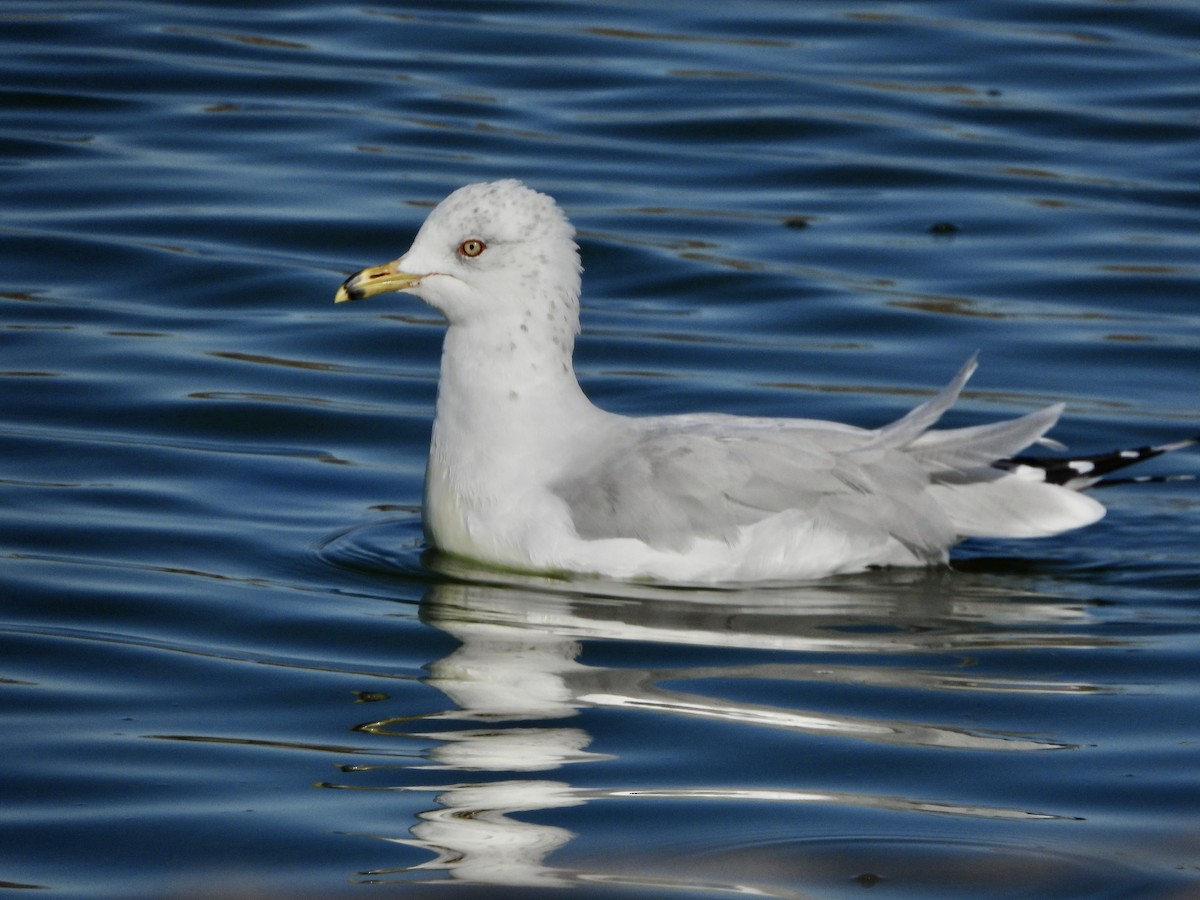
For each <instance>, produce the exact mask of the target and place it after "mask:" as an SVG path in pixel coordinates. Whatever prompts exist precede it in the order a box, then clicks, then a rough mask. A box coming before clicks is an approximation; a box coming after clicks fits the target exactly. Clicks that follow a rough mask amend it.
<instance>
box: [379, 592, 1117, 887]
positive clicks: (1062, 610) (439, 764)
mask: <svg viewBox="0 0 1200 900" xmlns="http://www.w3.org/2000/svg"><path fill="white" fill-rule="evenodd" d="M488 577H489V578H491V579H493V581H496V582H498V583H492V584H482V583H477V582H476V583H458V582H447V583H442V584H439V585H436V586H435V587H433V588H432V589H431V590H430V592H429V594H428V596H427V597H426V598H425V600H424V602H423V604H422V610H421V614H422V620H423V621H424V622H426V623H428V624H429V625H432V626H435V627H437V628H439V629H441V630H443V631H445V632H447V633H448V634H450V635H452V636H453V637H454V638H456V639H457V640H458V641H459V642H460V643H459V646H458V647H457V649H455V650H454V651H453V652H452V653H450V654H449V655H447V656H446V657H444V658H442V659H439V660H436V661H434V662H432V663H430V664H429V666H428V672H429V674H428V677H427V679H426V681H427V683H428V684H429V685H431V686H433V687H436V688H437V689H438V690H439V691H441V692H442V693H443V694H445V696H446V697H447V698H449V700H450V701H451V702H452V703H453V707H452V708H449V709H446V710H444V711H441V712H437V713H433V714H430V715H425V716H421V717H419V718H418V719H416V720H414V719H412V718H405V719H384V720H380V721H376V722H371V723H367V724H364V725H362V726H360V730H363V731H366V732H369V733H372V734H376V735H379V736H381V737H383V736H387V735H405V736H407V737H410V738H412V737H415V738H422V739H426V740H428V741H429V742H430V743H431V745H430V747H429V749H428V750H427V751H426V752H425V753H424V755H423V758H422V760H421V761H420V762H419V763H417V764H415V765H412V766H406V767H404V768H405V769H424V770H426V771H431V772H432V771H445V772H461V773H487V774H484V775H478V774H475V775H473V776H472V777H470V778H464V779H461V780H456V781H454V782H450V783H445V784H439V785H433V786H431V785H428V784H401V785H394V786H390V787H387V788H383V789H386V790H398V791H406V792H412V791H420V792H428V793H430V794H431V795H432V796H433V804H434V805H433V806H432V807H431V808H429V809H428V810H426V811H425V812H422V813H420V814H419V816H418V819H419V821H418V822H417V823H416V824H415V825H414V826H413V827H412V828H411V829H410V831H409V835H408V836H406V837H388V838H385V839H386V840H390V841H393V842H396V843H400V844H404V845H408V846H415V847H419V848H421V849H423V850H425V851H428V852H429V853H431V854H432V856H433V858H432V859H431V860H429V861H426V862H423V863H421V864H418V865H416V866H413V867H408V868H405V869H397V870H377V871H376V872H373V873H371V875H372V876H373V877H385V876H389V875H391V876H395V875H398V874H400V873H403V874H404V875H405V876H406V877H407V878H410V879H411V878H412V877H414V876H421V875H422V874H423V873H429V877H433V876H432V873H433V872H440V873H445V874H444V875H442V876H440V877H448V878H450V879H452V880H454V881H457V882H460V883H483V884H495V885H506V886H515V885H529V886H533V885H546V884H560V883H565V882H568V881H569V882H577V881H581V880H584V881H604V882H605V883H608V884H612V883H614V882H621V883H626V884H640V885H643V886H649V885H653V886H655V887H661V888H666V887H669V886H670V885H667V884H665V883H664V882H663V880H662V878H661V877H657V876H656V877H649V876H647V877H636V876H630V875H627V874H620V875H617V874H614V873H611V872H599V871H595V872H581V871H578V870H567V869H562V868H555V867H554V866H553V865H552V864H550V862H548V861H547V858H548V857H549V856H550V854H551V853H552V852H553V851H554V850H556V849H558V848H560V847H562V846H563V845H564V844H566V843H567V842H569V841H570V840H571V839H572V838H573V837H574V834H573V833H572V832H571V831H569V830H567V829H565V828H561V827H557V826H550V825H544V824H535V823H533V822H531V821H529V820H528V819H526V818H524V817H522V816H521V814H522V813H530V812H534V811H540V810H551V809H561V808H566V807H570V806H577V805H580V804H584V803H591V802H599V801H606V802H625V803H628V802H631V801H634V800H636V801H638V802H653V801H654V800H656V799H670V800H675V801H678V800H705V801H713V800H718V801H720V800H727V801H729V802H736V803H742V804H745V803H791V804H806V803H809V804H812V803H823V804H830V803H833V804H842V805H846V806H852V807H869V808H879V809H894V810H902V811H908V812H923V813H931V814H937V815H966V816H983V817H989V818H1006V819H1012V818H1017V819H1032V818H1058V817H1060V816H1059V815H1057V814H1052V813H1047V812H1039V811H1032V810H1020V809H1006V808H995V807H984V806H962V805H956V804H954V803H950V802H945V801H942V800H931V799H928V798H925V799H923V798H911V797H897V796H879V795H875V794H870V793H863V794H853V793H848V792H829V791H804V790H795V789H779V790H773V789H761V790H747V789H745V788H743V787H732V786H729V785H722V784H707V785H696V786H691V787H679V786H677V785H670V786H667V785H664V786H661V787H654V786H648V787H645V786H644V787H640V788H639V789H636V790H634V789H631V788H630V787H628V786H624V785H612V786H610V787H605V788H596V787H583V786H579V785H575V784H573V783H572V781H571V779H570V777H569V776H568V775H567V774H566V770H567V767H569V766H574V765H579V764H590V763H595V762H598V761H601V760H606V759H611V758H612V756H610V755H608V754H605V753H603V752H601V750H602V749H603V748H600V749H599V750H598V749H596V748H592V747H591V746H590V745H591V743H592V736H591V735H589V734H588V733H587V732H586V731H585V730H584V729H583V728H581V727H578V726H577V725H574V724H572V723H571V721H570V720H571V719H572V718H574V717H576V716H577V715H578V713H579V711H580V710H582V709H607V710H611V711H615V712H625V711H650V712H652V713H654V714H655V715H656V716H657V717H658V718H659V719H660V720H662V721H668V722H669V720H670V719H671V718H673V717H689V718H697V717H698V718H701V719H706V720H710V721H719V722H722V723H731V724H733V725H736V726H737V727H753V728H773V729H787V730H790V731H793V732H798V733H806V734H814V735H823V736H830V735H832V736H835V737H839V738H843V739H850V740H860V741H870V742H880V743H886V744H893V745H904V746H915V747H938V748H952V749H961V750H986V751H992V752H1017V753H1019V752H1047V751H1054V750H1064V749H1069V748H1070V746H1071V745H1069V744H1065V743H1061V742H1056V741H1054V740H1052V739H1049V738H1042V737H1035V736H1031V735H1028V734H1020V733H1014V732H1007V731H1000V730H988V729H968V728H963V727H961V726H957V725H950V724H945V723H938V722H924V721H910V720H905V719H896V718H887V717H882V716H872V715H869V714H855V715H850V714H845V713H836V712H830V711H828V710H827V709H820V710H818V709H805V708H800V707H797V706H795V705H786V704H782V703H778V704H777V703H765V702H747V701H745V700H741V699H734V698H730V697H725V696H715V695H714V694H713V685H715V684H717V685H726V684H732V683H735V682H736V681H737V680H740V679H753V680H755V681H756V682H759V683H762V682H780V683H781V684H791V685H796V684H799V683H809V684H812V683H819V684H828V685H831V686H833V685H836V686H840V687H841V688H843V689H844V688H846V687H856V686H858V687H870V688H875V689H880V688H882V689H892V688H895V689H905V690H910V691H911V690H920V691H928V692H936V691H988V692H1013V693H1022V692H1025V693H1031V694H1045V693H1083V692H1094V691H1098V690H1101V688H1100V687H1099V686H1097V685H1093V684H1086V683H1079V682H1067V681H1054V680H1023V679H1021V678H1020V677H1014V676H1011V675H1007V676H1005V677H996V676H991V675H987V674H984V673H980V672H973V671H972V670H971V669H970V668H968V667H957V666H952V667H950V668H949V669H948V670H947V668H946V662H945V658H944V657H945V655H946V654H960V655H961V656H962V657H963V658H964V659H966V658H967V657H969V656H970V655H971V654H973V653H980V652H983V651H986V650H988V649H993V648H997V647H1004V648H1012V647H1039V648H1045V647H1062V648H1067V647H1079V648H1083V647H1087V646H1096V645H1097V644H1098V643H1099V640H1098V639H1097V638H1096V637H1095V636H1094V635H1087V634H1079V633H1074V634H1072V635H1064V634H1063V633H1061V632H1060V631H1058V630H1056V629H1055V627H1056V626H1057V627H1061V625H1062V624H1063V623H1064V622H1067V623H1069V622H1072V621H1079V622H1081V623H1082V622H1086V621H1087V620H1088V619H1089V613H1088V611H1087V609H1086V607H1084V606H1083V605H1082V604H1081V603H1080V602H1078V601H1071V600H1062V599H1056V598H1053V597H1046V596H1029V595H1024V596H1014V595H1013V593H1012V592H1011V591H1002V590H1000V589H993V588H989V587H988V586H987V585H986V584H973V583H972V582H971V581H970V579H964V578H962V577H953V578H951V577H947V578H942V577H939V576H937V575H929V574H926V575H924V576H922V577H914V578H910V579H908V580H892V579H888V578H882V577H881V578H878V579H859V580H850V581H845V582H838V583H833V584H830V585H828V586H822V587H812V588H804V589H799V588H790V589H784V588H779V589H771V590H763V589H757V590H753V591H714V590H705V591H684V590H667V589H663V588H655V587H649V586H636V585H612V584H603V585H599V584H598V585H588V584H581V583H578V582H574V583H571V584H570V585H563V584H562V583H558V582H554V581H552V580H547V579H517V578H506V579H504V580H503V581H502V582H500V580H499V579H498V577H497V576H495V574H494V573H492V574H489V575H488ZM630 641H637V642H649V643H653V644H655V645H660V646H663V647H672V646H673V647H681V646H689V647H704V648H712V649H717V650H719V649H722V648H737V649H747V650H756V651H770V652H764V653H762V654H761V658H762V660H763V661H762V662H757V663H755V662H751V663H746V662H745V660H746V659H747V658H748V657H747V656H746V655H745V654H735V657H736V658H737V659H738V660H739V663H738V664H736V665H720V664H714V665H699V666H678V667H668V668H662V669H653V668H638V667H636V666H635V667H620V668H614V667H605V666H600V665H593V664H587V663H584V662H582V661H581V660H580V656H581V651H582V649H583V647H584V645H585V644H587V643H589V642H630ZM818 654H820V655H821V657H822V659H825V658H828V657H830V656H834V657H835V658H836V661H835V662H832V663H829V662H821V661H817V660H816V659H815V657H816V656H817V655H818ZM897 654H905V655H906V657H908V658H907V659H906V661H905V664H903V665H897V664H895V662H894V660H895V657H896V655H897ZM922 655H927V656H929V657H935V656H937V657H939V658H938V659H937V660H936V662H934V663H932V664H931V667H930V668H922V667H921V666H920V665H919V664H913V663H912V659H913V658H915V659H917V660H918V661H919V660H920V659H921V657H922ZM642 656H643V657H646V656H648V655H647V654H643V655H642ZM692 656H693V655H689V658H691V657H692ZM711 656H712V657H713V658H714V659H718V660H719V659H722V658H726V657H727V655H724V654H720V653H713V654H711ZM660 657H661V654H655V656H654V658H655V659H658V658H660ZM810 659H811V660H813V661H809V660H810ZM668 684H669V685H670V686H667V685H668ZM797 695H799V696H805V694H804V693H803V692H799V694H798V692H797V691H795V690H791V691H789V692H787V694H786V696H791V697H795V696H797ZM757 696H759V697H762V696H763V692H761V691H760V692H758V693H757ZM768 696H773V693H772V694H769V695H768ZM458 722H462V723H464V725H467V726H469V727H462V728H456V723H458ZM555 722H560V723H562V724H561V725H558V726H556V725H554V724H553V723H555ZM417 723H423V724H424V725H425V726H428V727H427V728H420V727H418V728H416V729H414V724H417ZM534 723H536V724H534ZM553 771H559V772H562V775H561V776H558V775H556V776H554V777H553V779H545V778H541V777H539V778H516V779H514V778H513V775H515V774H521V773H524V774H532V773H549V772H553ZM678 886H680V887H683V886H684V885H683V884H682V883H680V884H679V885H678ZM689 886H692V887H694V885H689ZM707 887H709V888H710V889H712V890H714V891H715V890H730V891H735V892H740V893H751V894H756V893H761V890H760V889H759V888H756V887H754V886H753V885H747V884H729V885H708V886H707ZM770 894H771V895H772V896H782V895H780V894H778V892H777V890H773V891H771V892H770Z"/></svg>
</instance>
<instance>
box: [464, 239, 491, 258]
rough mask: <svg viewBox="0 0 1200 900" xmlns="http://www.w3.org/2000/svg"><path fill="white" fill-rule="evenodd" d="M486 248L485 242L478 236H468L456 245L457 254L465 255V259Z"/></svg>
mask: <svg viewBox="0 0 1200 900" xmlns="http://www.w3.org/2000/svg"><path fill="white" fill-rule="evenodd" d="M486 249H487V244H485V243H484V242H483V241H481V240H479V239H478V238H470V239H468V240H465V241H463V242H462V243H461V244H459V245H458V254H459V256H465V257H466V258H467V259H474V258H475V257H477V256H478V255H479V254H480V253H482V252H483V251H484V250H486Z"/></svg>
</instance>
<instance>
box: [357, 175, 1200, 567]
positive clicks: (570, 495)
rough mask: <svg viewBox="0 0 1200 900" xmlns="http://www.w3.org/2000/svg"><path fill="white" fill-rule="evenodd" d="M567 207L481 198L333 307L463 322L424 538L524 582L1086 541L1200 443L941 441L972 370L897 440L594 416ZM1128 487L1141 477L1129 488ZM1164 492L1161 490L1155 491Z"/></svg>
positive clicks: (912, 419)
mask: <svg viewBox="0 0 1200 900" xmlns="http://www.w3.org/2000/svg"><path fill="white" fill-rule="evenodd" d="M574 237H575V230H574V228H573V227H572V226H571V224H570V223H569V222H568V221H567V218H566V216H565V215H564V214H563V213H562V211H561V210H560V209H559V207H558V206H557V204H556V203H555V201H554V200H553V199H552V198H551V197H549V196H547V195H545V194H542V193H539V192H537V191H535V190H532V189H531V188H528V187H526V186H525V185H524V184H522V183H521V182H519V181H515V180H505V181H496V182H490V183H481V184H470V185H467V186H466V187H463V188H460V189H458V190H456V191H455V192H454V193H452V194H450V195H449V196H448V197H447V198H446V199H445V200H443V201H442V202H441V203H440V204H438V205H437V206H436V207H435V208H434V209H433V210H432V211H431V212H430V213H429V216H428V217H427V218H426V219H425V222H424V224H423V225H422V226H421V228H420V230H419V231H418V233H417V235H416V238H415V239H414V241H413V244H412V247H411V248H410V249H409V250H408V252H407V253H405V254H404V255H403V256H401V257H400V258H399V259H396V260H394V261H393V262H390V263H386V264H384V265H379V266H374V267H371V268H366V269H363V270H362V271H360V272H358V273H356V274H354V275H352V276H350V277H349V278H348V279H347V280H346V281H345V282H344V283H343V284H342V286H341V287H340V288H339V289H338V292H337V295H336V297H335V302H343V301H347V300H358V299H362V298H366V297H371V296H374V295H376V294H380V293H384V292H387V291H398V292H401V293H405V294H412V295H415V296H416V297H418V298H420V299H421V300H423V301H424V302H425V303H427V304H428V305H429V306H431V307H432V308H434V309H436V310H438V311H439V312H440V313H441V314H442V315H443V316H444V317H445V319H446V322H447V324H448V328H447V330H446V334H445V339H444V344H443V349H442V358H441V371H440V376H439V381H438V395H437V405H436V411H435V416H434V422H433V435H432V440H431V443H430V448H429V459H428V464H427V467H426V474H425V489H424V506H423V525H424V529H425V534H426V538H427V541H428V543H429V544H430V545H432V546H433V547H435V548H437V549H438V550H440V551H442V552H444V553H448V554H451V555H454V556H458V557H463V558H465V559H468V560H471V561H474V562H476V563H482V564H484V565H486V566H491V567H498V568H502V569H508V570H517V571H525V572H535V573H543V574H550V575H559V576H570V575H589V576H600V577H606V578H612V579H626V580H642V579H644V580H652V581H663V582H670V583H678V584H715V583H727V582H736V583H747V582H778V581H792V582H795V581H807V580H810V579H816V578H822V577H825V576H829V575H835V574H841V573H851V572H860V571H863V570H866V569H871V568H876V567H887V566H931V565H940V564H945V563H946V562H947V561H948V552H949V549H950V548H951V547H952V546H954V545H955V544H957V543H958V542H960V541H962V540H964V539H965V538H969V537H995V538H1032V537H1041V536H1047V535H1054V534H1058V533H1060V532H1063V531H1067V530H1069V529H1073V528H1079V527H1081V526H1084V525H1089V524H1091V523H1093V522H1095V521H1097V520H1098V519H1099V518H1101V517H1102V516H1103V515H1104V512H1105V510H1104V507H1103V506H1102V505H1101V504H1100V503H1098V502H1097V501H1096V500H1094V499H1093V498H1092V497H1090V496H1087V495H1085V494H1083V493H1081V491H1082V490H1083V489H1086V488H1089V487H1093V486H1096V485H1098V484H1102V483H1107V482H1105V481H1104V477H1105V476H1106V475H1108V474H1109V473H1110V472H1113V471H1115V470H1117V469H1120V468H1124V467H1125V466H1127V465H1131V464H1133V463H1136V462H1140V461H1141V460H1144V459H1148V458H1150V457H1153V456H1157V455H1159V454H1161V453H1165V452H1167V451H1170V450H1176V449H1179V448H1181V447H1185V446H1189V445H1191V444H1194V443H1196V442H1197V440H1200V439H1192V440H1186V441H1179V442H1177V443H1174V444H1167V445H1163V446H1158V447H1143V448H1140V449H1137V450H1125V451H1118V452H1115V453H1109V454H1099V455H1096V456H1088V457H1078V458H1073V459H1061V458H1047V457H1040V456H1028V455H1026V456H1021V455H1018V453H1019V451H1021V450H1024V449H1025V448H1027V447H1029V446H1030V445H1032V444H1035V443H1042V444H1050V445H1053V443H1054V442H1052V441H1050V440H1049V439H1047V438H1045V437H1044V435H1045V434H1046V432H1047V431H1048V430H1049V429H1050V428H1051V426H1053V425H1054V423H1055V422H1056V421H1057V420H1058V418H1059V416H1060V414H1061V413H1062V410H1063V406H1062V405H1061V404H1057V405H1054V406H1049V407H1046V408H1045V409H1041V410H1038V411H1036V412H1032V413H1030V414H1028V415H1025V416H1022V417H1020V418H1015V419H1010V420H1006V421H1000V422H995V423H991V424H985V425H976V426H972V427H966V428H952V429H935V428H934V427H933V426H934V425H935V424H936V423H937V421H938V419H939V418H940V417H941V415H942V414H943V413H944V412H945V411H946V410H947V409H948V408H949V407H950V406H951V405H952V404H953V403H954V401H955V399H956V398H957V397H958V395H959V392H960V391H961V390H962V388H963V385H964V384H965V383H966V381H967V379H968V378H969V377H970V375H971V373H972V372H973V371H974V370H975V366H976V363H975V360H974V358H972V359H971V360H969V361H968V362H967V364H966V365H964V366H963V367H962V369H960V370H959V372H958V374H957V375H956V376H955V377H954V379H953V380H952V381H951V382H950V383H949V384H948V385H947V386H946V387H945V388H943V389H942V390H941V391H939V392H938V393H937V394H935V395H934V396H933V397H931V398H930V399H928V400H926V401H925V402H924V403H921V404H920V405H919V406H917V407H916V408H915V409H913V410H912V411H911V412H909V413H908V414H907V415H904V416H903V417H901V418H900V419H898V420H896V421H894V422H892V423H890V424H888V425H884V426H883V427H881V428H874V429H872V428H860V427H856V426H853V425H845V424H841V423H838V422H828V421H819V420H812V419H793V418H760V417H742V416H731V415H720V414H705V415H694V414H689V415H663V416H647V417H629V416H622V415H616V414H614V413H610V412H607V411H604V410H602V409H600V408H598V407H597V406H595V405H593V404H592V403H591V401H589V400H588V398H587V397H586V396H585V394H584V392H583V390H582V389H581V388H580V385H579V382H578V380H577V379H576V376H575V370H574V367H573V363H572V355H573V351H574V344H575V336H576V334H577V333H578V332H579V293H580V285H581V274H582V266H581V264H580V258H579V248H578V247H577V245H576V244H575V240H574ZM1125 480H1129V479H1125ZM1146 480H1154V479H1146Z"/></svg>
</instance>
